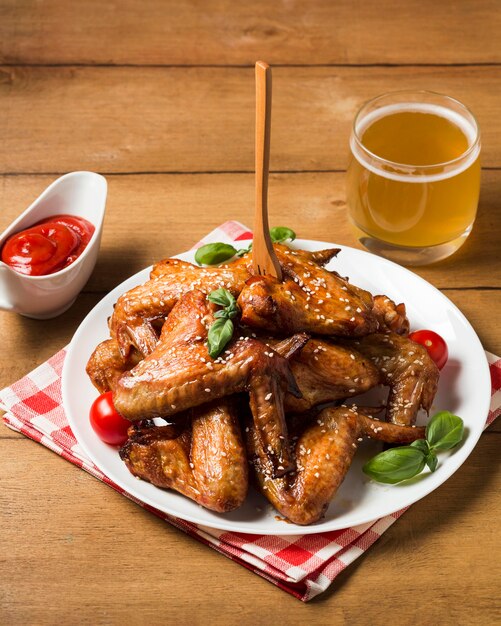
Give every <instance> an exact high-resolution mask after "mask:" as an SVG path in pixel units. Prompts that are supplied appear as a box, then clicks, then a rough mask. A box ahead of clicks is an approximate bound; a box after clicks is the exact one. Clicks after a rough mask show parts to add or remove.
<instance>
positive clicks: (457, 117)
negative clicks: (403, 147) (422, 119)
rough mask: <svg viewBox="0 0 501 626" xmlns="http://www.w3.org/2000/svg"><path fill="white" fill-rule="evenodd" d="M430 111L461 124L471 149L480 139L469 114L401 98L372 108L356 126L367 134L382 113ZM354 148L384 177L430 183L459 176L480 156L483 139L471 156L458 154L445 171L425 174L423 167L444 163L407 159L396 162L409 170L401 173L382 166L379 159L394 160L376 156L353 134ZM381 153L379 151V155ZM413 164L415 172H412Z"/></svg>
mask: <svg viewBox="0 0 501 626" xmlns="http://www.w3.org/2000/svg"><path fill="white" fill-rule="evenodd" d="M401 112H405V113H427V114H429V115H436V116H438V117H443V118H445V119H446V120H448V121H449V122H451V123H452V124H454V125H455V126H457V127H458V128H459V129H460V130H461V132H462V133H463V135H464V136H465V137H466V139H467V141H468V150H470V149H471V147H472V146H473V145H474V143H475V139H476V134H477V132H476V128H475V126H474V124H473V122H472V121H470V120H468V119H467V118H465V117H464V116H463V115H461V114H460V113H457V112H456V111H451V109H448V108H447V107H444V106H441V105H439V104H431V103H425V102H399V103H396V104H389V105H387V106H384V107H381V108H380V109H376V110H375V111H372V112H371V113H369V114H368V115H366V116H365V117H364V118H363V119H362V120H360V122H359V123H357V126H356V132H357V134H358V135H359V136H361V135H363V133H364V132H365V131H366V130H367V129H368V128H369V126H372V124H374V122H376V121H377V120H379V119H381V118H382V117H386V116H388V115H394V114H395V113H401ZM350 148H351V151H352V154H353V156H354V157H355V158H356V159H357V161H358V162H359V163H360V164H361V165H362V166H363V167H365V168H366V169H368V170H369V171H371V172H373V173H374V174H377V175H378V176H382V177H384V178H388V179H391V180H398V181H400V182H406V183H427V182H433V181H438V180H445V179H446V178H452V177H453V176H457V175H458V174H460V173H461V172H464V171H465V170H467V169H468V168H469V167H470V166H471V165H472V164H473V163H474V162H475V161H476V159H477V158H478V155H479V153H480V142H478V143H477V145H476V147H475V149H474V150H472V151H471V153H470V154H468V156H467V158H465V159H462V157H458V158H457V159H454V160H453V161H451V166H449V167H447V164H445V169H444V170H443V171H441V172H437V173H434V174H423V173H420V171H421V172H422V170H423V169H425V170H426V169H438V168H439V167H440V165H441V164H440V163H438V164H436V165H425V166H423V165H408V164H405V163H402V164H397V163H395V164H394V165H395V169H398V168H399V167H401V168H402V169H405V170H406V172H408V173H399V172H398V171H388V170H386V169H383V168H382V167H378V165H377V161H378V159H379V160H380V161H381V162H386V163H391V161H387V160H386V159H383V158H380V157H378V158H373V157H371V156H370V155H368V154H367V152H368V151H367V152H366V151H365V150H364V149H362V148H361V147H360V146H359V144H358V143H357V141H356V139H355V137H354V136H353V133H352V136H351V138H350ZM376 156H377V155H376ZM455 161H458V163H457V164H454V163H455ZM413 168H414V169H415V172H412V170H413Z"/></svg>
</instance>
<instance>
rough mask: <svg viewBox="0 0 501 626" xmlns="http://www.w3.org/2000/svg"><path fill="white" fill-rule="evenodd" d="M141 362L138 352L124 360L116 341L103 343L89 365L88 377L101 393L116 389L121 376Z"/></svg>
mask: <svg viewBox="0 0 501 626" xmlns="http://www.w3.org/2000/svg"><path fill="white" fill-rule="evenodd" d="M140 360H141V355H140V354H139V353H138V352H137V351H136V350H134V349H133V350H131V351H130V353H129V356H128V357H127V358H124V357H123V356H122V354H121V352H120V349H119V347H118V343H117V342H116V340H115V339H107V340H106V341H102V342H101V343H100V344H99V345H98V346H97V348H96V349H95V350H94V352H93V353H92V355H91V357H90V359H89V361H88V363H87V368H86V371H87V375H88V376H89V378H90V379H91V381H92V384H93V385H94V387H96V389H97V390H98V391H99V393H104V392H105V391H110V390H111V389H114V388H115V386H116V383H117V381H118V379H119V378H120V376H121V375H122V374H123V373H124V372H127V371H128V370H130V369H132V368H133V367H134V366H135V365H137V364H138V363H139V361H140Z"/></svg>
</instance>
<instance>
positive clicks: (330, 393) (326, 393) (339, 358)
mask: <svg viewBox="0 0 501 626" xmlns="http://www.w3.org/2000/svg"><path fill="white" fill-rule="evenodd" d="M295 337H297V335H295ZM270 343H271V345H272V346H274V347H275V349H276V350H277V351H278V352H280V344H277V342H276V341H271V342H270ZM352 355H353V356H352ZM353 357H355V358H353ZM290 367H291V370H292V374H293V376H294V379H295V381H296V383H297V386H298V387H299V391H300V392H301V396H302V397H300V398H298V397H296V396H294V395H292V394H290V393H289V394H287V395H286V397H285V411H286V413H287V412H295V413H300V412H303V411H307V410H308V409H310V408H312V407H314V406H316V405H318V404H324V403H327V402H333V401H334V400H341V399H344V398H349V397H351V396H356V395H358V394H361V393H364V392H365V391H368V390H369V389H371V388H372V387H374V386H375V385H377V384H378V383H379V373H378V370H377V369H376V367H375V366H374V365H373V364H372V363H371V361H370V360H369V359H368V358H365V357H363V356H362V355H361V354H360V353H358V352H356V351H355V350H350V349H348V348H345V347H342V346H336V345H334V344H332V343H329V342H327V341H324V340H323V339H318V338H314V339H310V340H309V341H308V342H307V343H306V345H305V346H304V348H302V349H301V350H300V351H298V352H297V353H296V354H294V355H293V356H292V357H291V359H290Z"/></svg>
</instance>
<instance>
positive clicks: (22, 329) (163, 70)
mask: <svg viewBox="0 0 501 626" xmlns="http://www.w3.org/2000/svg"><path fill="white" fill-rule="evenodd" d="M500 31H501V7H500V5H499V2H497V1H496V0H479V1H476V2H474V1H473V0H471V1H465V0H462V1H457V2H449V1H447V2H436V1H434V2H432V1H431V0H420V1H418V0H409V1H408V2H393V1H392V0H384V1H381V0H379V1H378V2H376V1H375V0H369V1H367V2H364V3H354V2H352V1H350V2H348V1H347V0H339V1H336V2H331V1H329V0H315V1H313V2H309V1H307V0H283V1H280V2H276V3H270V2H264V1H263V0H256V1H255V2H253V3H243V2H242V3H238V2H230V1H229V0H207V1H205V2H202V1H201V0H200V1H198V0H183V1H176V2H174V1H173V0H172V1H171V0H144V1H143V2H137V1H134V0H123V1H122V2H120V3H118V2H104V0H101V1H98V0H91V1H90V2H85V3H69V2H64V0H45V1H44V2H40V1H38V0H23V2H18V1H15V0H0V119H1V121H2V141H1V142H0V231H1V230H3V229H4V228H5V227H6V226H7V225H8V224H9V223H10V222H11V221H12V220H13V219H14V218H15V217H16V216H17V215H18V214H19V213H20V212H21V211H22V210H24V208H26V207H27V206H28V205H29V204H30V203H31V202H32V201H33V199H34V198H35V197H36V196H37V195H38V194H39V193H40V192H41V191H43V189H44V188H45V187H46V186H47V185H48V184H49V183H50V182H51V181H52V180H53V179H54V178H55V177H56V176H57V175H58V174H60V173H64V172H66V171H72V170H78V169H91V170H95V171H99V172H102V173H104V174H106V177H107V179H108V184H109V196H108V205H107V213H106V219H105V231H104V235H103V240H102V247H101V252H100V256H99V261H98V263H97V266H96V269H95V271H94V273H93V275H92V276H91V278H90V280H89V282H88V283H87V285H86V287H85V288H84V290H83V292H82V293H81V294H80V296H79V297H78V299H77V301H76V302H75V304H74V305H73V306H72V307H71V309H70V310H69V311H67V312H66V313H65V314H63V315H62V316H60V317H59V318H57V319H54V320H48V321H44V322H40V321H35V320H29V319H26V318H23V317H20V316H17V315H13V314H8V313H3V312H0V337H1V338H2V344H3V345H2V348H3V349H2V351H1V353H0V385H1V386H4V385H7V384H10V383H12V382H13V381H14V380H17V379H18V378H19V377H21V376H22V375H24V374H26V373H27V372H29V371H30V370H32V369H33V368H34V367H35V366H36V365H38V364H40V363H41V362H43V361H44V360H45V359H47V358H48V357H49V356H51V355H52V354H54V352H56V351H57V350H58V349H60V348H61V347H62V346H64V345H65V344H66V343H67V342H68V341H69V340H70V339H71V337H72V335H73V333H74V332H75V330H76V328H77V327H78V325H79V324H80V322H81V321H82V319H83V318H84V317H85V315H86V314H87V313H88V312H89V311H90V310H91V309H92V307H93V306H94V305H95V304H96V303H97V302H98V301H99V300H100V299H101V298H102V297H103V296H104V295H105V294H106V293H107V292H108V291H109V290H110V289H112V288H113V287H115V286H116V285H117V284H119V283H120V282H121V281H123V280H124V279H125V278H127V277H128V276H130V275H131V274H133V273H135V272H137V271H138V270H140V269H142V268H144V267H146V266H148V265H149V264H151V263H153V262H154V261H156V260H158V259H159V258H161V257H167V256H170V255H173V254H176V253H179V252H181V251H183V250H185V249H187V248H189V247H191V246H192V245H193V244H194V243H195V242H196V241H198V240H199V239H200V238H201V237H202V236H203V235H204V234H206V233H207V232H209V231H210V230H211V229H212V228H214V227H215V226H216V225H217V224H219V223H221V222H222V221H224V220H227V219H238V220H240V221H242V222H244V223H247V224H249V225H250V222H251V220H252V213H253V205H254V176H253V167H254V165H253V164H254V148H253V142H254V79H253V65H254V62H255V61H256V60H257V59H258V58H263V59H265V60H266V61H268V62H269V63H270V64H272V65H274V66H275V67H274V68H273V79H274V85H273V88H274V95H273V121H272V128H273V130H272V144H271V164H270V167H271V171H272V172H273V173H272V174H270V180H269V211H270V221H271V223H272V225H290V226H293V227H294V228H295V230H296V231H297V232H298V234H299V236H301V237H304V238H313V239H322V240H327V241H335V242H338V243H341V244H345V245H352V246H356V247H359V246H358V244H357V243H356V241H355V240H354V238H353V234H352V231H351V227H350V225H349V223H348V220H347V216H346V203H345V191H344V170H345V168H346V165H347V160H348V149H347V140H348V135H349V132H350V126H351V122H352V119H353V115H354V113H355V111H356V109H357V108H358V106H359V105H360V104H361V103H362V102H363V101H364V100H366V99H368V98H370V97H372V96H375V95H378V94H379V93H382V92H384V91H388V90H396V89H402V88H418V89H432V90H437V91H440V92H444V93H447V94H450V95H452V96H455V97H458V98H459V99H461V100H463V101H464V102H465V103H466V104H467V105H469V106H470V107H471V109H472V110H473V111H474V113H475V115H476V116H477V117H478V120H479V123H480V126H481V129H482V141H483V152H482V160H483V166H484V172H483V179H482V192H481V199H480V206H479V212H478V217H477V221H476V224H475V228H474V230H473V233H472V235H471V236H470V238H469V240H468V241H467V243H466V244H465V245H464V246H463V248H462V249H461V250H460V251H459V252H458V253H457V254H456V255H454V256H453V257H452V258H450V259H448V260H446V261H444V262H442V263H439V264H436V265H432V266H429V267H424V268H419V269H417V270H416V271H417V273H418V274H419V275H421V276H422V277H423V278H425V279H426V280H428V281H430V282H431V283H432V284H434V285H436V286H437V287H438V288H439V289H441V290H442V291H443V293H444V294H445V295H446V296H447V297H449V298H450V299H451V300H452V301H453V302H454V303H455V304H456V305H457V306H458V307H459V308H460V309H461V310H462V311H463V312H464V313H465V315H466V316H467V318H468V319H469V320H470V321H471V323H472V324H473V326H474V328H475V329H476V331H477V333H478V335H479V337H480V339H481V340H482V342H483V344H484V346H485V348H486V349H488V350H490V351H493V352H496V353H498V354H501V326H500V324H499V310H500V309H501V276H500V272H499V234H498V233H499V226H500V214H501V201H500V198H501V124H500V121H499V119H500V118H499V111H500V110H501V92H500V88H499V85H500V84H501V47H500V46H499V32H500ZM430 315H431V316H432V312H430ZM500 443H501V424H497V423H495V424H494V425H492V426H491V427H490V428H489V429H488V431H487V432H486V433H485V434H484V435H483V436H482V437H481V439H480V441H479V444H478V446H477V447H476V449H475V450H474V452H473V453H472V455H471V456H470V457H469V459H468V460H467V461H466V463H465V464H464V465H463V467H462V468H461V469H460V470H459V471H458V472H457V473H456V474H455V475H454V476H453V477H452V478H451V479H450V480H448V481H447V482H446V483H445V484H444V485H443V486H442V487H441V488H440V489H438V490H437V491H435V492H434V493H432V494H430V495H429V496H428V497H427V498H425V499H424V500H422V501H420V502H418V503H417V504H415V505H413V506H412V507H411V508H410V510H409V511H408V512H407V513H406V514H405V515H404V516H403V517H402V518H401V519H400V520H398V522H397V523H395V524H394V525H393V526H392V527H391V528H390V529H389V530H388V531H387V532H386V533H385V534H384V535H383V537H382V538H381V539H380V540H379V541H378V542H377V543H376V544H375V545H374V546H373V547H372V548H371V549H370V550H369V551H368V552H367V553H366V554H365V555H364V556H363V557H361V558H360V559H358V560H357V561H356V562H355V563H354V564H353V565H352V566H351V567H349V568H348V569H347V570H346V571H345V572H344V573H343V574H341V575H340V576H339V577H338V578H337V579H336V581H335V583H334V584H333V585H332V587H331V588H330V589H329V591H328V592H326V593H325V594H322V595H321V596H320V597H318V598H317V599H315V600H313V601H312V602H311V603H309V604H307V605H303V604H301V603H300V602H298V601H297V600H296V599H294V598H292V597H291V596H289V595H288V594H286V593H284V592H282V591H280V590H279V589H277V588H276V587H274V586H272V585H270V584H269V583H268V582H266V581H264V580H262V579H260V578H259V577H257V576H255V575H253V574H252V573H250V572H248V571H247V570H245V569H244V568H242V567H240V566H238V565H237V564H235V563H232V562H231V561H229V560H227V559H225V558H224V557H223V556H222V555H219V554H217V553H215V552H213V551H212V550H210V549H209V548H207V547H206V546H203V545H201V544H199V543H197V542H195V541H194V540H192V539H190V538H189V537H187V536H185V535H184V534H183V533H181V532H179V531H177V530H175V529H174V528H171V527H170V526H168V525H167V524H165V523H164V522H162V521H160V520H159V519H157V518H155V517H154V516H152V515H150V514H149V513H148V512H146V511H144V510H142V509H141V508H140V507H137V506H136V505H135V504H133V503H132V502H130V501H128V500H126V499H125V498H123V497H122V496H120V495H119V494H117V493H115V492H113V491H112V490H110V488H109V487H107V486H106V485H104V484H102V483H99V482H98V481H96V480H95V479H94V478H92V477H91V476H89V475H87V474H86V473H85V472H83V471H81V470H79V469H77V468H76V467H74V466H72V465H71V464H69V463H67V462H65V461H63V460H62V459H61V458H59V457H58V456H56V455H55V454H53V453H52V452H50V451H49V450H47V449H45V448H43V447H42V446H40V445H37V444H35V443H34V442H32V441H29V440H27V439H26V438H25V437H23V436H22V435H20V434H17V433H14V432H13V431H11V430H9V429H7V428H6V427H5V426H3V425H0V476H1V488H0V528H1V532H0V624H2V625H3V624H6V625H9V626H10V625H11V624H12V625H15V626H17V625H23V626H24V625H26V624H37V625H49V624H51V625H52V624H61V625H62V626H65V625H66V624H70V625H73V624H84V625H85V624H89V625H92V626H94V625H97V624H103V625H115V624H116V625H122V624H127V625H128V624H132V625H135V624H145V625H146V624H147V625H148V626H151V625H156V624H159V625H160V624H189V625H190V626H191V625H195V626H198V625H200V626H202V625H203V626H207V625H209V626H212V624H215V625H216V624H217V625H218V626H219V625H222V626H226V625H233V624H235V623H239V624H241V625H242V626H246V625H247V624H248V625H253V626H254V625H257V626H260V625H261V624H262V625H266V626H267V625H268V624H275V623H280V624H284V625H285V626H287V625H289V624H298V625H299V624H301V625H303V624H311V625H312V626H317V625H324V624H336V625H337V624H342V625H344V624H347V625H350V626H351V625H352V624H356V625H357V626H359V625H360V626H365V625H367V626H369V625H370V626H373V625H376V626H377V625H379V624H381V625H383V624H387V623H388V622H394V623H396V624H398V625H399V626H400V625H403V626H406V625H412V626H415V624H418V625H419V626H421V625H424V626H428V625H429V626H435V625H436V624H441V625H442V624H443V625H449V624H453V625H454V626H456V625H463V624H466V625H469V624H473V625H477V624H478V625H479V626H480V625H481V626H485V625H489V626H490V625H491V624H501V605H500V601H499V589H498V587H499V579H500V574H501V569H500V561H499V552H500V548H501V545H500V534H499V532H498V531H497V526H498V518H499V515H500V510H501V501H500V496H499V494H500V492H501V473H500V472H499V462H498V459H499V446H500Z"/></svg>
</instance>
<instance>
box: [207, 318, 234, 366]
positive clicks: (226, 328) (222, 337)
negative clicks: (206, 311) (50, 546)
mask: <svg viewBox="0 0 501 626" xmlns="http://www.w3.org/2000/svg"><path fill="white" fill-rule="evenodd" d="M232 336H233V322H232V321H231V320H229V319H223V318H219V319H217V320H216V321H215V322H214V323H213V324H212V326H211V327H210V329H209V334H208V337H207V343H208V346H209V355H210V356H211V357H212V358H213V359H215V358H216V357H218V356H219V355H220V354H221V352H222V351H223V350H224V347H225V346H226V344H227V343H228V342H229V341H230V339H231V338H232Z"/></svg>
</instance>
